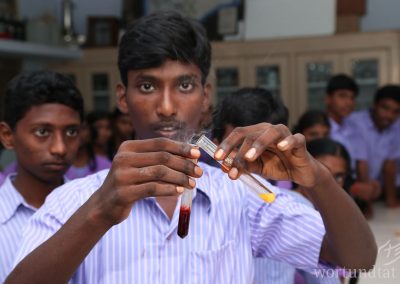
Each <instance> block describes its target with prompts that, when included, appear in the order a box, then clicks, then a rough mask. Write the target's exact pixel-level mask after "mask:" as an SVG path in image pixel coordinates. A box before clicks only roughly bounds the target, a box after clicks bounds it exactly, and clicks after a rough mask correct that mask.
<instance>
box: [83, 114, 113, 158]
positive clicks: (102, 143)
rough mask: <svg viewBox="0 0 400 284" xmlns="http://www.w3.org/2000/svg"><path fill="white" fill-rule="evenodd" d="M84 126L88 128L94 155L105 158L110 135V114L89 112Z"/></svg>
mask: <svg viewBox="0 0 400 284" xmlns="http://www.w3.org/2000/svg"><path fill="white" fill-rule="evenodd" d="M86 124H87V125H88V127H89V131H90V137H91V142H92V144H93V145H92V147H93V149H94V153H95V154H96V155H99V156H102V157H106V158H107V157H108V152H107V150H108V145H109V143H110V139H111V135H112V130H111V120H110V114H109V113H108V112H106V111H102V110H94V111H91V112H89V113H88V114H87V116H86Z"/></svg>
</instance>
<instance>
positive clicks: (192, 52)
mask: <svg viewBox="0 0 400 284" xmlns="http://www.w3.org/2000/svg"><path fill="white" fill-rule="evenodd" d="M168 59H170V60H177V61H180V62H183V63H192V64H195V65H196V66H197V67H199V69H200V70H201V73H202V83H203V84H204V83H205V81H206V79H207V76H208V73H209V70H210V66H211V46H210V43H209V41H208V38H207V34H206V31H205V29H204V28H203V26H202V25H201V24H200V23H199V22H197V21H195V20H191V19H189V18H186V17H183V16H182V15H180V14H179V13H177V12H172V11H162V12H158V13H155V14H151V15H148V16H145V17H142V18H139V19H137V20H136V21H134V22H133V23H132V24H131V25H130V26H128V28H127V30H126V32H125V34H124V35H123V36H122V38H121V41H120V44H119V52H118V68H119V72H120V76H121V80H122V83H123V84H124V85H125V86H126V85H127V81H128V79H127V74H128V71H130V70H139V69H146V68H155V67H159V66H161V65H162V64H163V63H164V62H165V61H166V60H168Z"/></svg>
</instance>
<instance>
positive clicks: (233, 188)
mask: <svg viewBox="0 0 400 284" xmlns="http://www.w3.org/2000/svg"><path fill="white" fill-rule="evenodd" d="M199 165H200V167H202V168H203V170H204V174H203V176H202V177H201V178H199V179H198V180H197V188H196V189H195V191H194V198H193V205H192V212H191V219H190V228H189V234H188V236H187V237H186V238H184V239H181V238H180V237H179V236H177V225H178V217H179V203H178V204H177V207H176V208H175V212H174V214H173V217H172V219H171V220H170V219H169V218H168V217H167V215H166V214H165V213H164V211H163V210H162V209H161V207H160V206H159V205H158V203H157V202H156V200H155V198H153V197H150V198H145V199H142V200H140V201H137V202H136V203H135V204H134V206H133V207H132V211H131V214H130V215H129V217H128V218H127V219H126V220H125V221H123V222H122V223H120V224H118V225H116V226H114V227H112V228H111V229H110V230H109V231H108V232H107V233H106V234H105V235H104V236H103V237H102V238H101V240H99V242H98V243H97V244H96V245H95V246H94V248H93V249H92V250H91V252H90V253H89V254H88V256H87V257H86V258H85V259H84V261H83V263H82V264H81V265H80V266H79V267H78V269H77V271H76V272H75V274H74V275H73V277H72V279H71V280H70V283H174V284H175V283H185V284H187V283H205V284H206V283H207V284H208V283H252V282H253V280H254V259H253V257H254V256H255V257H267V258H271V259H275V260H279V261H283V262H287V263H290V264H292V265H294V266H296V267H301V268H305V269H307V268H308V269H311V268H315V267H317V266H318V261H319V253H320V247H321V244H322V239H323V236H324V235H325V229H324V226H323V222H322V219H321V216H320V215H319V213H318V212H317V211H316V210H314V209H312V208H309V207H307V206H305V205H303V204H299V203H297V202H295V201H294V200H293V199H292V198H291V197H289V196H288V195H286V194H285V193H283V192H281V191H279V189H277V188H274V191H275V192H276V195H277V196H276V200H275V201H274V202H273V203H271V204H267V203H265V202H264V201H263V200H262V199H260V198H259V197H258V196H256V195H254V194H253V193H252V192H250V191H249V190H248V189H246V187H245V186H244V185H243V184H242V183H241V182H239V181H232V180H230V179H229V178H228V177H227V175H226V174H224V173H223V172H222V171H221V170H219V169H216V168H213V167H210V166H208V165H206V164H203V163H199ZM107 173H108V171H107V170H104V171H101V172H99V173H96V174H94V175H91V176H88V177H86V178H83V179H77V180H74V181H71V182H69V183H68V184H65V185H64V186H62V187H60V188H58V189H56V190H55V191H53V192H52V193H51V194H50V195H49V197H48V198H47V200H46V203H45V204H44V205H43V206H42V207H41V208H40V209H39V210H38V212H37V213H36V214H35V215H34V216H33V217H32V218H31V219H30V221H29V222H28V225H27V227H26V230H25V232H24V240H23V243H22V246H21V250H20V252H19V253H18V256H17V262H18V261H20V260H21V259H23V257H25V256H26V255H27V254H29V253H30V252H31V251H32V250H33V249H35V248H36V247H38V246H39V245H40V244H41V243H43V242H44V241H46V240H47V239H48V238H49V237H50V236H51V235H53V234H54V233H55V232H56V231H57V230H58V229H59V228H60V227H61V226H62V225H63V224H65V222H66V221H67V220H68V219H69V217H70V216H71V215H72V214H73V213H74V212H75V211H76V210H77V209H78V208H79V207H80V206H81V205H82V204H83V203H84V202H85V201H86V200H87V199H88V198H89V197H90V196H91V195H92V194H93V192H95V191H96V190H97V189H98V188H99V187H100V186H101V184H102V183H103V181H104V179H105V177H106V175H107ZM271 187H272V186H271ZM71 253H73V252H71Z"/></svg>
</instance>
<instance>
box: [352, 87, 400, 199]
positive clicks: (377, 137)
mask: <svg viewBox="0 0 400 284" xmlns="http://www.w3.org/2000/svg"><path fill="white" fill-rule="evenodd" d="M399 115H400V86H397V85H387V86H384V87H381V88H380V89H378V90H377V92H376V93H375V97H374V103H373V106H372V107H371V109H367V110H362V111H359V112H356V113H354V114H352V115H351V117H349V123H350V125H351V128H350V129H351V130H352V131H353V132H357V133H358V134H357V135H358V136H359V137H357V139H356V138H355V137H352V138H350V141H351V143H352V144H353V145H356V146H357V147H358V148H359V149H360V150H361V151H360V152H361V153H362V155H361V156H359V157H357V177H358V179H359V180H361V181H370V180H379V181H380V182H381V185H382V187H383V191H384V194H385V201H386V205H387V206H388V207H395V206H398V205H400V203H399V200H398V199H397V196H396V159H398V158H400V157H399V152H400V151H399V140H398V139H397V138H398V133H397V130H398V128H397V127H396V121H397V120H398V118H399ZM360 139H361V141H362V142H359V141H360Z"/></svg>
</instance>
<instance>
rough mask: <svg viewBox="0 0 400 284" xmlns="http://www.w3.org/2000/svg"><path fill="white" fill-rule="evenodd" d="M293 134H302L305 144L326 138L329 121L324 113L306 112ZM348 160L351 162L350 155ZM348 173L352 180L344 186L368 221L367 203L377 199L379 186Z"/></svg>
mask: <svg viewBox="0 0 400 284" xmlns="http://www.w3.org/2000/svg"><path fill="white" fill-rule="evenodd" d="M294 132H295V133H301V134H303V135H304V137H305V139H306V141H307V142H309V141H312V140H314V139H319V138H327V137H328V136H329V133H330V123H329V119H328V117H327V115H326V114H325V113H324V112H321V111H319V110H310V111H307V112H305V113H304V114H303V115H302V116H301V117H300V118H299V121H298V123H297V125H296V127H295V128H294ZM341 145H342V144H341ZM342 147H343V146H342ZM349 158H350V161H351V156H350V155H349ZM350 165H351V163H350ZM348 172H349V173H350V176H351V177H352V178H351V179H348V180H347V182H346V184H345V186H346V189H347V191H348V192H349V193H350V194H351V196H352V197H353V198H354V199H355V201H356V203H357V205H358V206H359V207H360V209H361V211H362V212H363V213H364V214H365V217H366V218H368V219H369V218H371V217H372V215H371V214H372V212H371V211H370V210H371V209H370V208H369V202H370V201H371V200H374V199H376V198H377V196H378V194H379V192H380V185H379V183H378V182H376V181H373V180H371V181H361V180H358V179H357V178H356V174H355V172H354V170H352V168H351V166H350V167H349V168H348Z"/></svg>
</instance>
